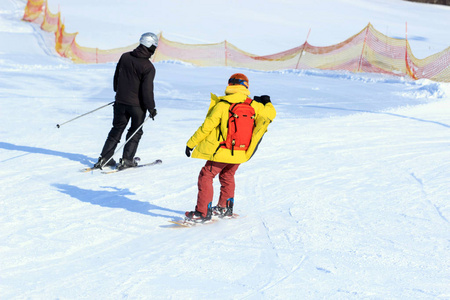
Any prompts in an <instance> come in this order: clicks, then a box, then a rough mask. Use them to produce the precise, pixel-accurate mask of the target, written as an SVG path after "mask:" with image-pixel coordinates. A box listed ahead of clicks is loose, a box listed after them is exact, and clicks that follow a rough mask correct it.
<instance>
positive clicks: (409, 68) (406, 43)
mask: <svg viewBox="0 0 450 300" xmlns="http://www.w3.org/2000/svg"><path fill="white" fill-rule="evenodd" d="M405 66H406V73H407V74H408V75H409V77H411V78H412V79H414V80H416V79H417V77H416V75H415V74H414V71H413V70H411V67H410V66H409V62H408V22H406V25H405Z"/></svg>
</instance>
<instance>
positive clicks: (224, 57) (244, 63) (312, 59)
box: [23, 0, 450, 82]
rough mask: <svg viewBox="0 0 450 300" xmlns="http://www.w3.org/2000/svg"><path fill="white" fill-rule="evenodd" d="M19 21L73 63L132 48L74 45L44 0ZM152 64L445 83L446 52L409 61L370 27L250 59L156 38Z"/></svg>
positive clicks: (220, 47) (449, 77)
mask: <svg viewBox="0 0 450 300" xmlns="http://www.w3.org/2000/svg"><path fill="white" fill-rule="evenodd" d="M23 20H25V21H28V22H33V23H36V24H40V26H41V28H42V30H45V31H47V32H53V33H55V49H56V51H57V53H58V54H59V55H61V56H62V57H67V58H70V59H71V60H72V61H73V62H75V63H106V62H117V61H118V60H119V58H120V56H121V54H122V53H124V52H126V51H130V50H132V49H134V48H135V47H136V46H137V44H134V45H130V46H127V47H123V48H115V49H110V50H101V49H98V48H88V47H82V46H80V45H78V44H77V42H76V36H77V33H67V32H65V28H64V24H63V23H62V22H61V15H60V13H59V12H58V13H57V14H53V13H51V12H50V11H49V9H48V6H47V0H28V3H27V5H26V7H25V12H24V16H23ZM159 38H160V40H159V43H158V48H157V50H156V52H155V55H154V56H153V58H152V60H153V61H154V62H158V61H167V60H178V61H183V62H187V63H191V64H193V65H196V66H230V67H238V68H248V69H254V70H263V71H272V70H284V69H321V70H345V71H350V72H370V73H382V74H389V75H396V76H409V77H411V78H413V79H421V78H426V79H431V80H434V81H442V82H450V67H449V66H450V47H449V48H447V49H445V50H443V51H441V52H439V53H436V54H434V55H431V56H429V57H427V58H425V59H418V58H416V57H414V55H413V53H412V51H411V48H410V45H409V43H408V39H407V38H405V39H398V38H391V37H388V36H386V35H384V34H382V33H381V32H379V31H377V30H376V29H375V28H374V27H373V26H372V25H371V24H370V23H369V24H368V25H367V26H366V27H365V28H364V29H363V30H361V31H360V32H358V33H357V34H355V35H354V36H352V37H350V38H348V39H347V40H345V41H343V42H341V43H339V44H335V45H331V46H326V47H316V46H313V45H310V44H309V43H308V42H307V41H305V43H304V44H303V45H300V46H298V47H295V48H293V49H289V50H286V51H283V52H280V53H275V54H271V55H266V56H258V55H253V54H251V53H247V52H245V51H242V50H241V49H239V48H237V47H236V46H234V45H232V44H230V43H229V42H227V41H224V42H221V43H216V44H196V45H195V44H183V43H179V42H174V41H170V40H167V39H166V38H164V37H163V36H162V34H160V35H159Z"/></svg>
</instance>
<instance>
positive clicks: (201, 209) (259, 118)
mask: <svg viewBox="0 0 450 300" xmlns="http://www.w3.org/2000/svg"><path fill="white" fill-rule="evenodd" d="M248 87H249V80H248V78H247V76H245V75H244V74H241V73H236V74H233V75H232V76H231V77H230V79H229V80H228V86H227V88H226V90H225V96H221V97H217V96H216V95H214V94H212V93H211V104H210V106H209V109H208V113H207V115H206V119H205V121H204V122H203V124H202V125H201V126H200V127H199V128H198V129H197V131H196V132H195V133H194V134H193V135H192V137H191V138H190V139H189V141H188V142H187V144H186V151H185V153H186V156H187V157H190V156H191V152H192V150H193V152H192V157H193V158H200V159H206V160H207V162H206V164H205V166H204V167H203V168H202V169H201V171H200V175H199V177H198V195H197V205H196V207H195V211H189V212H186V214H185V215H186V220H187V221H193V222H205V221H208V220H210V219H211V216H212V215H217V216H218V217H226V216H232V215H233V204H234V191H235V180H234V175H235V173H236V170H237V169H238V168H239V165H240V164H241V163H244V162H246V161H247V160H249V159H250V158H251V157H252V155H253V154H254V152H255V151H256V148H257V146H258V145H259V143H260V141H261V139H262V137H263V135H264V133H265V132H266V131H267V127H268V126H269V124H270V123H271V122H272V120H273V119H274V118H275V116H276V111H275V108H274V106H273V105H272V103H271V101H270V97H269V96H267V95H265V96H261V97H257V96H255V97H254V99H253V100H252V99H250V98H249V97H248V96H249V95H250V91H249V89H248ZM244 103H245V104H247V111H248V113H246V115H245V116H241V117H238V113H236V114H235V113H232V110H233V107H234V106H237V105H238V104H241V107H243V108H244V109H245V108H246V107H245V106H246V105H245V104H244ZM249 106H250V107H251V108H250V109H248V108H249ZM249 116H250V118H252V119H253V121H252V122H253V123H251V126H252V127H251V129H250V130H251V131H250V137H249V138H250V139H251V140H250V142H249V143H248V145H246V144H247V143H246V142H241V144H240V145H238V144H237V143H235V140H236V139H239V138H240V137H236V138H234V137H233V141H232V142H231V144H232V146H230V143H227V141H228V140H230V137H229V135H230V132H231V131H233V132H234V133H233V134H239V133H240V132H243V131H246V130H247V129H242V126H246V125H239V126H241V127H239V128H236V125H232V126H231V127H232V128H233V129H231V128H228V127H229V122H230V120H232V118H233V120H232V121H233V122H238V118H240V119H244V117H249ZM233 124H234V123H233ZM244 139H245V138H244ZM218 174H219V181H220V184H221V187H220V196H219V200H218V203H217V205H216V206H214V207H212V200H213V192H214V189H213V179H214V178H215V177H216V176H217V175H218Z"/></svg>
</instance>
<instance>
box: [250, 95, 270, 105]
mask: <svg viewBox="0 0 450 300" xmlns="http://www.w3.org/2000/svg"><path fill="white" fill-rule="evenodd" d="M253 100H255V101H256V102H259V103H262V104H264V105H266V104H267V103H269V102H271V101H270V96H268V95H262V96H255V97H253Z"/></svg>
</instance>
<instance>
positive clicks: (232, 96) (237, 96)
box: [219, 85, 250, 103]
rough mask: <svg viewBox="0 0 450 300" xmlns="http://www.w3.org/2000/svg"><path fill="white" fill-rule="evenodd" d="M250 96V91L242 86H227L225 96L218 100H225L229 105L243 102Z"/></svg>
mask: <svg viewBox="0 0 450 300" xmlns="http://www.w3.org/2000/svg"><path fill="white" fill-rule="evenodd" d="M249 95H250V91H249V90H248V89H247V88H246V87H245V86H242V85H229V86H227V88H226V89H225V96H222V97H219V99H220V100H225V101H227V102H229V103H240V102H244V101H245V99H247V97H248V96H249Z"/></svg>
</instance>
